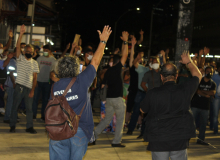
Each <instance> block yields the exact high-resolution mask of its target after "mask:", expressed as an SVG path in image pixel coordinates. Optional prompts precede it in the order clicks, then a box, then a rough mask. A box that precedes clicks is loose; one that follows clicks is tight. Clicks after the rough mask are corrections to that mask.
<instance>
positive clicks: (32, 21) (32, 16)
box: [29, 0, 35, 44]
mask: <svg viewBox="0 0 220 160" xmlns="http://www.w3.org/2000/svg"><path fill="white" fill-rule="evenodd" d="M34 9H35V0H33V8H32V15H31V31H30V41H29V44H32V34H33V23H34Z"/></svg>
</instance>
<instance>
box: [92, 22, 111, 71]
mask: <svg viewBox="0 0 220 160" xmlns="http://www.w3.org/2000/svg"><path fill="white" fill-rule="evenodd" d="M98 33H99V39H100V43H99V46H98V48H97V50H96V52H95V54H94V56H93V58H92V61H91V65H93V66H94V67H95V69H96V71H97V69H98V66H99V64H100V61H101V59H102V57H103V53H104V49H105V45H106V43H107V41H108V38H109V36H110V34H111V33H112V30H111V27H109V26H105V27H104V29H103V31H102V33H101V31H99V30H98Z"/></svg>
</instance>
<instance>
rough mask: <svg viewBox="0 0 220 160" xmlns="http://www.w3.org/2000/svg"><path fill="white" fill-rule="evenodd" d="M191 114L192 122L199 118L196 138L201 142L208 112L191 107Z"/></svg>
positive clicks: (203, 138)
mask: <svg viewBox="0 0 220 160" xmlns="http://www.w3.org/2000/svg"><path fill="white" fill-rule="evenodd" d="M191 109H192V112H193V117H194V120H196V119H197V117H199V123H200V124H199V136H198V138H199V139H201V140H203V141H204V140H205V131H206V124H207V121H208V116H209V111H208V110H203V109H199V108H194V107H192V108H191Z"/></svg>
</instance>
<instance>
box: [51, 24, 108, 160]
mask: <svg viewBox="0 0 220 160" xmlns="http://www.w3.org/2000/svg"><path fill="white" fill-rule="evenodd" d="M98 33H99V38H100V43H99V46H98V48H97V50H96V52H95V53H94V57H93V59H92V61H91V63H90V64H89V65H88V66H87V67H86V69H85V70H84V71H83V72H82V73H80V72H79V71H80V61H79V58H78V57H77V56H71V55H68V56H65V57H63V58H60V59H59V60H58V65H57V66H56V69H55V72H56V74H57V76H58V78H60V80H59V81H58V82H56V83H55V84H54V86H53V90H52V93H54V95H55V96H60V95H62V94H63V91H64V90H65V89H66V88H67V86H68V84H69V83H70V82H71V81H72V79H73V77H76V80H75V82H74V84H73V85H72V87H71V88H70V89H69V91H68V93H67V94H66V96H65V97H66V99H67V102H68V104H69V105H70V107H71V108H72V109H73V110H74V112H75V113H76V114H77V115H79V113H80V111H81V110H82V108H83V107H84V105H85V108H84V110H83V112H82V115H81V118H80V121H79V126H78V129H77V133H76V134H75V135H74V136H73V137H71V138H69V139H64V140H60V141H55V140H52V139H50V142H49V153H50V159H51V160H54V159H59V160H70V159H74V160H75V159H76V160H81V159H82V158H83V156H84V155H85V153H86V150H87V146H88V142H89V140H90V139H91V137H92V136H93V129H94V122H93V115H92V108H91V103H90V97H89V93H88V89H89V88H90V86H91V84H92V82H93V80H94V78H95V77H96V71H97V68H98V66H99V64H100V61H101V59H102V56H103V53H104V49H105V46H106V43H107V41H108V38H109V36H110V34H111V33H112V31H111V27H109V26H105V27H104V29H103V31H102V32H101V31H98ZM79 73H80V74H79ZM50 98H51V97H50Z"/></svg>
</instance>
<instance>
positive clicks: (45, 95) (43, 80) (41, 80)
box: [32, 45, 56, 121]
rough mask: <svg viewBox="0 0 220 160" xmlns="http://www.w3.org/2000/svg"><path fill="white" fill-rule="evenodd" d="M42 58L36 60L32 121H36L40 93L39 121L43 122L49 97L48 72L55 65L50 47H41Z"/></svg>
mask: <svg viewBox="0 0 220 160" xmlns="http://www.w3.org/2000/svg"><path fill="white" fill-rule="evenodd" d="M43 51H44V52H43V56H40V57H39V58H38V59H37V63H38V65H39V69H40V73H39V74H38V76H37V86H36V88H35V91H34V100H33V105H32V107H33V119H34V120H36V116H37V108H38V100H39V98H40V93H42V107H41V120H43V121H44V110H45V108H46V105H47V102H48V99H49V96H50V88H51V85H50V82H49V81H50V72H51V71H52V68H53V66H54V64H55V63H56V59H55V58H54V57H52V56H50V55H51V54H52V52H51V49H50V46H49V45H45V46H43Z"/></svg>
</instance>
